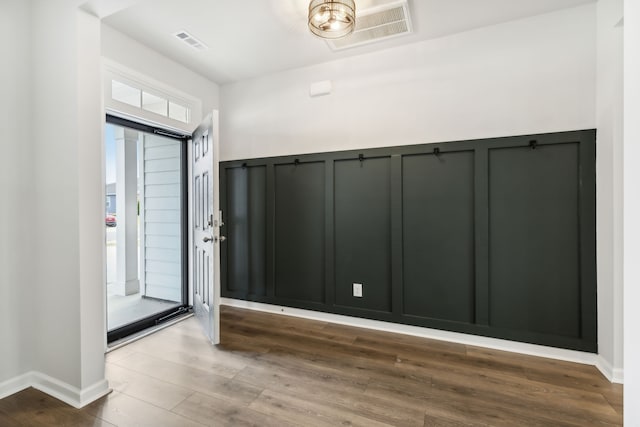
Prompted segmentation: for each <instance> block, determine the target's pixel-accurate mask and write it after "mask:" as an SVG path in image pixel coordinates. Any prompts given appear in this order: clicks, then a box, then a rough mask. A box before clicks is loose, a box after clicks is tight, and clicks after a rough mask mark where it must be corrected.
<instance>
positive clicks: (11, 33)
mask: <svg viewBox="0 0 640 427" xmlns="http://www.w3.org/2000/svg"><path fill="white" fill-rule="evenodd" d="M29 13H30V5H29V2H25V1H23V0H7V1H2V2H1V3H0V57H1V58H2V66H1V67H0V100H2V101H1V102H0V153H1V154H0V195H1V199H0V394H2V386H1V384H2V383H3V382H5V381H7V380H10V379H13V378H15V377H17V376H19V375H21V374H24V373H25V372H26V371H27V370H28V368H29V360H28V359H29V356H30V352H29V351H28V349H29V347H28V340H27V339H26V337H28V336H29V332H30V330H31V327H30V320H31V313H30V312H29V310H28V305H27V303H28V299H27V297H28V296H29V292H28V287H29V286H30V285H31V282H32V274H31V273H32V269H31V268H29V256H30V255H31V253H32V251H31V249H32V244H31V243H32V241H33V237H34V236H35V234H34V233H32V230H31V226H30V224H31V223H32V221H31V213H32V211H33V196H32V193H33V177H32V175H33V170H32V168H31V167H30V165H31V144H30V140H31V126H32V124H33V122H32V121H31V120H30V118H29V109H30V105H31V89H30V84H29V83H30V81H29V74H30V68H31V67H30V53H29V52H30V28H29ZM5 64H6V65H5Z"/></svg>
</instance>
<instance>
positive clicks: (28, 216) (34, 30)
mask: <svg viewBox="0 0 640 427" xmlns="http://www.w3.org/2000/svg"><path fill="white" fill-rule="evenodd" d="M76 6H77V3H76V2H72V1H69V0H58V1H51V0H33V1H30V2H24V1H17V0H16V1H13V0H10V1H4V2H3V3H2V10H1V12H2V13H0V31H2V34H1V35H2V36H3V37H2V41H1V42H0V43H2V45H1V46H2V50H1V52H2V56H3V67H2V74H1V75H0V85H1V86H0V87H1V88H2V96H1V98H0V99H2V107H0V108H2V110H1V111H0V120H1V122H0V123H1V124H2V131H1V133H0V134H1V135H2V156H0V163H1V165H0V173H1V174H2V180H1V181H0V186H1V188H0V189H1V190H2V191H1V193H2V195H3V199H2V209H0V216H2V218H0V220H1V221H0V224H1V225H0V227H2V253H1V254H0V274H2V276H1V277H2V285H1V286H0V296H1V298H0V316H2V321H1V322H0V342H1V345H0V356H1V357H0V394H3V393H8V392H11V391H17V390H18V389H20V388H23V387H26V386H30V385H32V386H34V387H36V388H40V389H41V390H45V391H47V392H49V393H50V394H53V395H54V396H56V397H58V398H60V399H62V400H64V401H66V402H67V403H70V404H73V405H76V406H79V405H82V404H83V403H86V402H87V401H89V400H92V399H93V398H96V397H97V396H99V395H101V394H103V393H105V392H106V391H108V387H107V382H106V381H105V379H104V330H105V326H104V322H105V316H104V299H105V292H104V284H103V283H104V281H103V265H102V251H103V249H102V248H103V245H104V243H103V241H104V240H103V235H102V233H101V230H102V229H103V227H104V223H103V221H104V219H103V218H104V217H103V213H104V207H103V203H104V196H103V194H102V193H101V192H100V191H96V189H99V188H100V186H101V185H102V174H101V170H102V168H101V153H102V134H103V126H102V117H101V116H102V113H101V103H100V101H101V80H100V38H99V35H100V23H99V21H98V20H97V19H96V18H92V17H89V16H88V15H86V14H85V13H83V12H79V11H78V10H77V8H76ZM5 21H6V22H5ZM5 61H6V62H5ZM3 381H4V386H3V384H2V383H3ZM7 384H8V386H7Z"/></svg>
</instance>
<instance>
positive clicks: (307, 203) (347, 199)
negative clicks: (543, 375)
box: [220, 130, 597, 352]
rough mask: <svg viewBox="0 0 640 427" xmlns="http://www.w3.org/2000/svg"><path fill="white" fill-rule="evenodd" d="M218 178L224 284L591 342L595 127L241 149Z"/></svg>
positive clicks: (365, 311) (245, 295)
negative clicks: (330, 148) (265, 151)
mask: <svg viewBox="0 0 640 427" xmlns="http://www.w3.org/2000/svg"><path fill="white" fill-rule="evenodd" d="M220 179H221V206H222V210H223V212H224V215H225V218H226V219H225V225H224V226H223V228H222V234H223V235H226V236H227V241H226V242H225V243H223V244H222V272H221V273H222V277H221V279H222V296H224V297H230V298H237V299H245V300H250V301H258V302H264V303H271V304H278V305H284V306H291V307H298V308H305V309H311V310H318V311H325V312H331V313H336V314H343V315H350V316H358V317H365V318H370V319H377V320H383V321H389V322H396V323H404V324H410V325H416V326H424V327H430V328H436V329H444V330H449V331H456V332H463V333H470V334H477V335H483V336H489V337H496V338H504V339H509V340H515V341H522V342H529V343H535V344H542V345H549V346H554V347H561V348H568V349H576V350H583V351H590V352H597V336H596V330H597V326H596V319H597V316H596V263H595V261H596V260H595V130H585V131H572V132H561V133H553V134H538V135H525V136H515V137H507V138H494V139H483V140H471V141H455V142H447V143H438V144H423V145H412V146H402V147H388V148H376V149H367V150H358V151H343V152H331V153H317V154H307V155H296V156H286V157H275V158H260V159H244V160H237V161H231V162H224V163H221V165H220ZM353 283H362V284H363V297H362V298H357V297H354V296H353V293H352V286H353Z"/></svg>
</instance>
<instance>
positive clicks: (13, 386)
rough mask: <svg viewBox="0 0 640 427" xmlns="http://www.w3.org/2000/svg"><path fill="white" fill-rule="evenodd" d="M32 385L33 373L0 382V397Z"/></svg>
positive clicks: (2, 397)
mask: <svg viewBox="0 0 640 427" xmlns="http://www.w3.org/2000/svg"><path fill="white" fill-rule="evenodd" d="M28 387H31V373H30V372H28V373H26V374H22V375H19V376H17V377H14V378H11V379H9V380H7V381H3V382H2V383H0V399H4V398H5V397H7V396H11V395H12V394H14V393H17V392H19V391H22V390H24V389H25V388H28Z"/></svg>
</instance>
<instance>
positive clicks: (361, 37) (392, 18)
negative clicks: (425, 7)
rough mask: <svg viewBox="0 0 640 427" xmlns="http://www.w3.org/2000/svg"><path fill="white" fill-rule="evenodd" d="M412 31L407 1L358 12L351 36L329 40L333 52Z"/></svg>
mask: <svg viewBox="0 0 640 427" xmlns="http://www.w3.org/2000/svg"><path fill="white" fill-rule="evenodd" d="M411 31H412V27H411V20H410V18H409V5H408V4H407V2H406V0H403V1H395V2H392V3H388V4H384V5H382V6H377V7H375V8H370V9H365V10H362V11H360V10H356V28H355V30H354V31H353V33H351V34H350V35H348V36H346V37H343V38H341V39H335V40H327V43H328V44H329V47H331V49H333V50H342V49H348V48H351V47H356V46H363V45H366V44H369V43H374V42H378V41H382V40H388V39H390V38H393V37H398V36H401V35H404V34H409V33H411Z"/></svg>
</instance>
